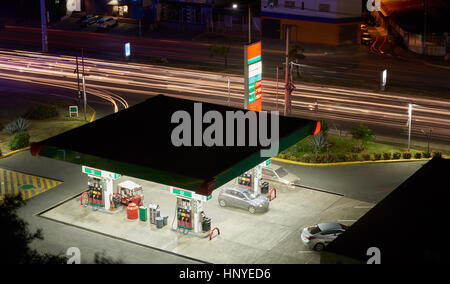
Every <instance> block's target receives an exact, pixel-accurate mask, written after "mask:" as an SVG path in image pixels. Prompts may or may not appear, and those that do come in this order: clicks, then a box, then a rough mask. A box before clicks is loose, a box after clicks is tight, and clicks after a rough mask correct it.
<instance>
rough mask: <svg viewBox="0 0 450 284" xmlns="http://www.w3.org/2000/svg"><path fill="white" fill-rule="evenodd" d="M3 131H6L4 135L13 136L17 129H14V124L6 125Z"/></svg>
mask: <svg viewBox="0 0 450 284" xmlns="http://www.w3.org/2000/svg"><path fill="white" fill-rule="evenodd" d="M5 131H6V133H8V134H14V133H16V132H17V128H16V125H15V124H14V123H12V122H11V123H8V124H7V125H6V126H5Z"/></svg>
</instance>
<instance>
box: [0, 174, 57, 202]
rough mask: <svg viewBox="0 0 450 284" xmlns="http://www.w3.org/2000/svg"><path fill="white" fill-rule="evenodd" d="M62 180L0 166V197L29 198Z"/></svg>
mask: <svg viewBox="0 0 450 284" xmlns="http://www.w3.org/2000/svg"><path fill="white" fill-rule="evenodd" d="M61 183H62V182H61V181H57V180H52V179H48V178H44V177H39V176H35V175H29V174H25V173H20V172H16V171H10V170H6V169H2V168H0V199H1V198H3V196H5V195H19V194H21V195H22V198H23V199H29V198H31V197H33V196H36V195H38V194H40V193H43V192H45V191H47V190H48V189H51V188H53V187H56V186H58V185H60V184H61Z"/></svg>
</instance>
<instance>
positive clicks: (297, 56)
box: [288, 43, 305, 78]
mask: <svg viewBox="0 0 450 284" xmlns="http://www.w3.org/2000/svg"><path fill="white" fill-rule="evenodd" d="M304 51H305V49H304V48H303V47H302V46H301V45H299V44H296V43H294V44H291V45H290V46H289V51H288V57H289V62H292V61H293V62H295V63H297V64H298V61H299V60H302V59H305V55H304V54H303V52H304ZM295 70H296V73H297V76H298V77H299V78H300V77H301V76H300V67H299V66H298V65H296V66H295Z"/></svg>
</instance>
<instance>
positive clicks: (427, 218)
mask: <svg viewBox="0 0 450 284" xmlns="http://www.w3.org/2000/svg"><path fill="white" fill-rule="evenodd" d="M449 172H450V160H447V159H442V158H434V159H433V160H431V161H430V162H428V163H426V164H425V165H424V166H423V167H422V168H421V169H419V170H418V171H417V172H416V173H415V174H413V175H412V176H411V177H410V178H409V179H407V180H406V181H405V182H404V183H402V184H401V185H400V186H399V187H398V188H397V189H395V190H394V191H392V192H391V193H390V194H389V195H388V196H387V197H386V198H384V199H383V200H381V201H380V202H379V203H378V204H377V205H376V206H375V207H374V208H372V209H371V210H370V211H369V212H367V213H366V214H365V215H364V216H363V217H361V218H360V219H359V220H358V221H356V222H355V223H354V224H353V225H352V226H350V228H348V229H347V230H346V231H345V232H344V233H343V234H341V235H340V236H339V237H337V238H336V239H335V240H334V241H332V242H331V243H330V244H329V245H328V246H327V247H325V250H324V251H322V253H321V259H320V262H321V263H323V264H337V263H342V264H344V263H367V262H368V261H369V262H371V261H372V260H373V261H375V263H376V262H379V263H381V264H399V263H402V264H421V263H447V262H448V257H449V255H450V250H449V248H448V246H447V244H446V242H445V241H443V240H442V238H441V235H442V232H443V231H447V230H446V226H447V223H448V219H449V217H450V213H449V210H448V200H449V198H450V191H449V190H448V180H447V179H448V178H447V176H448V173H449ZM444 234H445V233H444ZM374 257H375V258H374Z"/></svg>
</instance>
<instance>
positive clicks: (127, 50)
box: [124, 42, 131, 59]
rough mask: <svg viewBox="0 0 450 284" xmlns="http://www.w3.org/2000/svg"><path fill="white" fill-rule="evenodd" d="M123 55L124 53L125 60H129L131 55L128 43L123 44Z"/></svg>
mask: <svg viewBox="0 0 450 284" xmlns="http://www.w3.org/2000/svg"><path fill="white" fill-rule="evenodd" d="M124 53H125V58H126V59H129V58H130V55H131V45H130V43H129V42H127V43H125V46H124Z"/></svg>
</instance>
